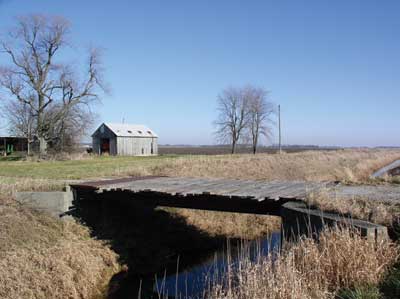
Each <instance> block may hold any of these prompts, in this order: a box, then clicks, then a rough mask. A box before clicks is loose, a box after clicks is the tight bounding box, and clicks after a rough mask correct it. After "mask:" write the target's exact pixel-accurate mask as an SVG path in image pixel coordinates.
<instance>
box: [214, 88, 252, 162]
mask: <svg viewBox="0 0 400 299" xmlns="http://www.w3.org/2000/svg"><path fill="white" fill-rule="evenodd" d="M217 109H218V119H217V120H216V121H215V122H214V124H215V126H216V132H215V134H216V137H217V139H218V141H220V142H229V143H230V144H231V153H232V154H234V153H235V151H236V146H237V144H238V142H239V140H240V139H241V137H242V134H243V131H244V129H245V128H246V125H247V120H248V116H247V113H248V109H247V99H246V98H245V97H244V94H243V90H242V89H241V88H234V87H229V88H226V89H225V90H223V91H222V93H221V94H220V95H219V96H218V98H217Z"/></svg>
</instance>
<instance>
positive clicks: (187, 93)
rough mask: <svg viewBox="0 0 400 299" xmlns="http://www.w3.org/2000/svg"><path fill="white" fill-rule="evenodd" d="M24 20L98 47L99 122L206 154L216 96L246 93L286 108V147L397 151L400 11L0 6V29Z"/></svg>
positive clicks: (237, 4)
mask: <svg viewBox="0 0 400 299" xmlns="http://www.w3.org/2000/svg"><path fill="white" fill-rule="evenodd" d="M29 13H42V14H56V15H62V16H64V17H66V18H68V19H69V20H70V21H71V23H72V34H71V40H72V41H73V42H74V45H75V48H78V47H87V46H90V45H96V46H99V47H102V48H104V50H105V51H104V62H105V67H106V76H105V77H106V79H107V81H108V83H109V84H110V86H111V89H112V93H111V95H107V96H105V97H104V98H103V103H102V104H101V105H98V106H97V107H96V109H98V111H99V114H100V118H99V121H100V122H101V121H107V122H121V120H122V119H123V118H124V119H125V122H128V123H143V124H147V125H148V126H150V127H151V128H153V129H154V130H155V131H156V132H157V133H158V134H159V135H160V143H163V144H165V143H171V144H212V143H214V140H213V134H212V132H213V126H212V122H213V120H214V119H215V118H216V111H215V108H216V97H217V95H218V93H219V92H220V91H221V90H222V89H223V88H225V87H227V86H241V85H245V84H254V85H258V86H261V87H264V88H265V89H267V90H269V91H270V98H271V100H272V101H273V102H275V103H276V104H280V105H281V106H282V119H283V125H282V132H283V142H284V143H285V144H319V145H343V146H376V145H400V134H399V133H400V117H399V113H400V1H389V0H387V1H378V0H377V1H369V0H366V1H345V0H337V1H323V0H319V1H294V0H293V1H235V0H230V1H223V0H221V1H200V0H198V1H194V0H193V1H190V0H186V1H174V0H171V1H150V0H149V1H127V0H126V1H122V0H121V1H92V0H85V1H77V0H68V1H54V0H40V1H38V0H3V1H0V29H1V30H4V29H6V28H8V27H9V26H10V25H12V24H13V22H14V17H15V16H17V15H24V14H29ZM74 51H76V53H77V54H79V53H80V51H78V50H74ZM2 62H4V57H0V63H2ZM277 137H278V136H277V134H276V133H275V135H274V137H273V140H272V141H271V142H276V140H277Z"/></svg>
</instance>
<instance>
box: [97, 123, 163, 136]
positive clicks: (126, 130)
mask: <svg viewBox="0 0 400 299" xmlns="http://www.w3.org/2000/svg"><path fill="white" fill-rule="evenodd" d="M104 125H106V126H107V127H108V128H109V129H110V130H111V131H112V132H113V133H114V134H115V135H117V136H119V137H158V136H157V134H156V133H154V132H153V130H151V129H149V128H148V127H147V126H145V125H132V124H111V123H104Z"/></svg>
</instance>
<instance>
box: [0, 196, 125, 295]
mask: <svg viewBox="0 0 400 299" xmlns="http://www.w3.org/2000/svg"><path fill="white" fill-rule="evenodd" d="M0 227H1V229H0V298H2V299H15V298H24V299H25V298H26V299H42V298H43V299H47V298H54V299H58V298H59V299H61V298H62V299H63V298H70V299H88V298H91V297H92V296H93V295H95V294H98V293H100V292H101V291H102V288H103V286H104V283H105V282H107V280H108V279H109V277H110V276H111V275H112V274H113V273H115V272H117V271H118V269H119V266H118V263H117V256H116V254H115V253H114V252H113V251H111V250H110V249H109V247H108V246H107V245H106V244H104V243H103V242H101V241H98V240H94V239H92V238H90V234H89V231H88V229H87V228H86V227H84V226H83V225H80V224H79V223H76V222H74V221H69V220H68V221H60V220H57V219H54V218H52V217H51V216H48V215H45V214H43V213H39V212H35V211H32V210H30V209H27V208H24V207H22V206H21V205H19V204H18V203H16V202H15V201H14V200H11V199H7V198H0Z"/></svg>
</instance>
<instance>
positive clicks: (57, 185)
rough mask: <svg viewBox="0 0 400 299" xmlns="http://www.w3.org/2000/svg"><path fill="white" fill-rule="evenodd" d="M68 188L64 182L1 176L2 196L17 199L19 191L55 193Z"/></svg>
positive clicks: (0, 192) (0, 189)
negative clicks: (16, 195)
mask: <svg viewBox="0 0 400 299" xmlns="http://www.w3.org/2000/svg"><path fill="white" fill-rule="evenodd" d="M65 186H66V182H65V181H63V180H51V179H35V178H30V177H4V176H0V195H2V196H8V197H15V194H16V193H17V192H18V191H53V190H62V189H63V188H64V187H65Z"/></svg>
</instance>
